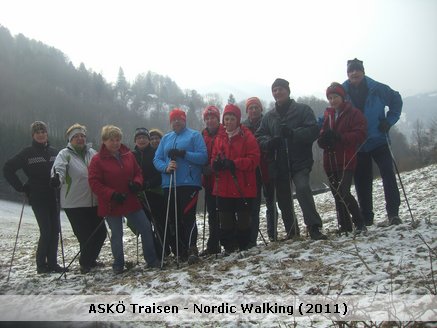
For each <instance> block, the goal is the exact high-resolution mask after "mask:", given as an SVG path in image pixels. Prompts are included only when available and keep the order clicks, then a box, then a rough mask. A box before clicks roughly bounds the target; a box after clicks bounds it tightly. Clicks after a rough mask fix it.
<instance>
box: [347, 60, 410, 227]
mask: <svg viewBox="0 0 437 328" xmlns="http://www.w3.org/2000/svg"><path fill="white" fill-rule="evenodd" d="M347 75H348V80H347V81H345V82H344V83H343V86H344V87H345V89H346V91H347V93H348V94H349V96H350V99H351V101H352V103H353V105H354V106H355V107H356V108H358V109H360V110H361V111H362V112H363V113H364V115H365V117H366V119H367V139H366V141H365V142H364V144H363V145H362V146H361V147H360V149H359V152H358V154H357V160H358V165H357V168H356V170H355V177H354V178H355V190H356V192H357V196H358V202H359V204H360V208H361V212H362V214H363V217H364V220H365V222H366V225H367V226H370V225H372V224H373V216H374V213H373V201H372V183H373V172H372V159H373V160H374V161H375V162H376V165H378V168H379V171H380V173H381V178H382V183H383V186H384V194H385V201H386V210H387V217H388V219H387V220H386V221H385V222H382V223H380V224H379V225H378V226H389V225H397V224H400V223H402V221H401V219H400V218H399V205H400V195H399V188H398V185H397V182H396V175H395V172H394V170H393V159H392V156H391V152H390V149H389V145H388V142H389V138H388V132H389V130H390V128H391V127H392V126H393V125H394V124H395V123H396V122H397V121H398V120H399V117H400V115H401V111H402V98H401V96H400V94H399V93H398V92H397V91H394V90H392V89H391V88H390V87H389V86H387V85H385V84H382V83H380V82H377V81H375V80H373V79H371V78H369V77H368V76H365V73H364V66H363V62H362V61H361V60H358V59H357V58H355V59H352V60H348V62H347ZM386 107H388V111H387V113H386V112H385V108H386Z"/></svg>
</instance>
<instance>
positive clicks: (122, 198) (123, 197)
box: [111, 192, 126, 204]
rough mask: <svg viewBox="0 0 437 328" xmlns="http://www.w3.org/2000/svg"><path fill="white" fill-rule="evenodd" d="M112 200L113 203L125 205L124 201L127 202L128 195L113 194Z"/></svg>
mask: <svg viewBox="0 0 437 328" xmlns="http://www.w3.org/2000/svg"><path fill="white" fill-rule="evenodd" d="M111 199H112V200H113V201H115V202H117V203H118V204H123V203H124V201H125V200H126V194H122V193H119V192H114V193H112V196H111Z"/></svg>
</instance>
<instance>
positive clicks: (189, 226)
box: [164, 186, 199, 258]
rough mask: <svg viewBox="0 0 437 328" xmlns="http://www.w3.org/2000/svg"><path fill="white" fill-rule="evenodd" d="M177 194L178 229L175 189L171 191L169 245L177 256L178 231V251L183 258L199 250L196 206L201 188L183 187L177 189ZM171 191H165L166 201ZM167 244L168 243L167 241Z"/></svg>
mask: <svg viewBox="0 0 437 328" xmlns="http://www.w3.org/2000/svg"><path fill="white" fill-rule="evenodd" d="M176 189H177V190H176V193H177V200H176V201H177V203H176V204H177V227H176V224H175V222H176V220H175V200H174V188H172V189H171V195H170V208H169V217H168V231H167V236H168V241H169V242H168V243H169V245H170V247H171V250H172V252H173V254H175V255H176V229H178V230H177V231H178V248H179V249H178V250H179V256H181V257H182V258H184V257H187V256H188V251H189V250H190V251H192V252H196V251H195V250H196V249H197V224H196V206H197V198H198V196H199V188H197V187H194V186H193V187H191V186H181V187H177V188H176ZM168 194H169V189H168V188H166V189H164V196H165V199H168ZM166 244H167V241H166Z"/></svg>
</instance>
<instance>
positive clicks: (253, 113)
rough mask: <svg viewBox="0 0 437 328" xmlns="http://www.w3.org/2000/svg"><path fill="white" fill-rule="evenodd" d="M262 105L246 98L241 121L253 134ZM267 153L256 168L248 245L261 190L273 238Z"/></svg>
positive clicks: (254, 237)
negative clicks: (244, 114)
mask: <svg viewBox="0 0 437 328" xmlns="http://www.w3.org/2000/svg"><path fill="white" fill-rule="evenodd" d="M262 112H263V106H262V104H261V101H260V100H259V98H258V97H250V98H248V99H247V100H246V113H247V119H246V120H244V121H243V122H242V125H244V126H245V127H247V128H248V129H249V130H250V132H252V133H253V134H255V132H256V130H258V128H259V126H260V124H261V120H262V117H263V114H262ZM269 160H270V159H269V158H268V153H267V152H265V151H263V152H261V157H260V164H259V166H258V167H257V169H256V185H257V196H256V198H255V199H254V201H253V203H252V208H251V214H250V216H251V221H252V226H251V233H250V247H253V246H256V243H257V239H258V231H259V211H260V207H261V191H262V192H263V195H264V199H265V202H266V207H267V211H266V218H267V234H268V236H269V239H270V240H273V239H274V233H273V230H274V218H275V216H274V211H276V205H275V204H274V197H273V194H274V189H273V188H274V185H273V184H272V183H271V181H270V178H269V171H268V161H269Z"/></svg>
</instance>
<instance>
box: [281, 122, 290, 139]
mask: <svg viewBox="0 0 437 328" xmlns="http://www.w3.org/2000/svg"><path fill="white" fill-rule="evenodd" d="M280 135H281V137H282V138H287V139H293V130H292V129H290V128H289V127H288V126H287V125H286V124H281V132H280Z"/></svg>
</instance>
